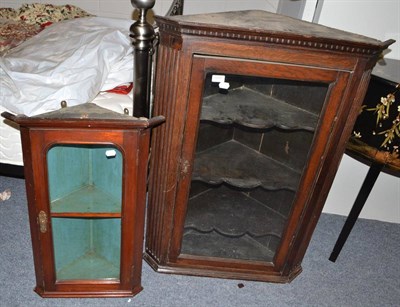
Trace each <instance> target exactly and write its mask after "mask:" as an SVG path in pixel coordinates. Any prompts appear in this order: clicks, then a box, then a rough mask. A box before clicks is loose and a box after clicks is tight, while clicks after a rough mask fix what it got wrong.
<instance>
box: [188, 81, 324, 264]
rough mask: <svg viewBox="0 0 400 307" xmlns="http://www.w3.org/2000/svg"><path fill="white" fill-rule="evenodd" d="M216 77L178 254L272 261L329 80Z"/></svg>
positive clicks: (208, 90) (209, 87) (208, 87)
mask: <svg viewBox="0 0 400 307" xmlns="http://www.w3.org/2000/svg"><path fill="white" fill-rule="evenodd" d="M215 75H217V74H211V73H210V74H208V75H207V77H206V80H205V89H204V94H203V101H202V109H201V118H200V127H199V131H198V141H197V147H196V157H195V163H194V169H193V174H192V184H191V188H190V197H189V203H188V209H187V215H186V220H185V226H184V234H183V241H182V248H181V253H182V254H191V255H197V256H207V257H220V258H229V259H242V260H254V261H265V262H272V261H273V259H274V256H275V253H276V251H277V249H278V247H279V244H280V241H281V238H282V235H283V231H284V228H285V224H286V220H287V218H288V216H289V214H290V211H291V207H292V204H293V202H294V199H295V196H296V192H297V189H298V185H299V182H300V179H301V176H302V173H303V170H304V168H305V165H306V163H307V160H308V154H309V150H310V147H311V144H312V141H313V138H314V133H315V129H316V127H317V125H318V121H319V117H320V113H321V110H322V106H323V104H324V101H325V97H326V94H327V89H328V85H327V84H319V83H311V82H300V81H292V80H278V79H269V78H260V77H250V76H237V75H223V76H222V77H221V75H217V77H215ZM221 78H222V81H221ZM223 79H224V80H223ZM213 80H216V81H217V82H213Z"/></svg>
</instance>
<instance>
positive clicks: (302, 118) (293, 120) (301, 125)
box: [201, 86, 318, 131]
mask: <svg viewBox="0 0 400 307" xmlns="http://www.w3.org/2000/svg"><path fill="white" fill-rule="evenodd" d="M201 120H203V121H212V122H216V123H220V124H233V123H235V124H240V125H242V126H246V127H250V128H258V129H266V128H271V127H278V128H281V129H293V130H294V129H303V130H308V131H314V130H315V128H316V127H317V123H318V115H316V114H313V113H311V112H308V111H306V110H303V109H301V108H298V107H296V106H293V105H290V104H288V103H286V102H284V101H282V100H278V99H276V98H273V97H271V96H268V95H264V94H262V93H260V92H257V91H255V90H252V89H249V88H247V87H245V86H242V87H239V88H235V89H233V90H230V91H229V92H228V94H220V93H218V94H213V95H210V96H207V97H204V99H203V104H202V111H201Z"/></svg>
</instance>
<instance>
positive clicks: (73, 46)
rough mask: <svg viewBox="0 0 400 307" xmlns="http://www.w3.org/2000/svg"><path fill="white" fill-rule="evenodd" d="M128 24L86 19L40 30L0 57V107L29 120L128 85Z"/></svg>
mask: <svg viewBox="0 0 400 307" xmlns="http://www.w3.org/2000/svg"><path fill="white" fill-rule="evenodd" d="M132 23H133V21H131V20H123V19H113V18H102V17H89V18H79V19H74V20H68V21H63V22H60V23H56V24H54V25H52V26H50V27H48V28H46V29H44V30H43V31H42V32H40V33H39V34H38V35H36V36H35V37H33V38H31V39H28V40H27V41H25V42H24V43H22V44H21V45H19V46H18V47H16V48H14V49H12V50H11V51H10V52H9V53H8V54H7V55H6V56H4V57H3V58H0V80H1V82H0V105H2V106H3V107H5V108H6V109H8V110H10V111H11V112H14V113H16V114H25V115H27V116H33V115H37V114H41V113H44V112H49V111H53V110H57V109H59V108H60V102H61V101H62V100H66V101H67V103H68V106H73V105H78V104H82V103H85V102H89V101H91V100H93V99H94V98H95V97H96V95H97V94H98V93H99V92H100V91H104V90H108V89H112V88H114V87H115V86H118V85H120V84H123V83H127V82H132V80H133V55H132V51H133V48H132V44H131V41H130V38H129V27H130V25H131V24H132Z"/></svg>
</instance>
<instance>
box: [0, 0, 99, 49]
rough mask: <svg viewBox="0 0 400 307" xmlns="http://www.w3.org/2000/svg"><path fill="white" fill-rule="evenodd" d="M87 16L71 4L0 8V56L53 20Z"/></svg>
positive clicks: (38, 4)
mask: <svg viewBox="0 0 400 307" xmlns="http://www.w3.org/2000/svg"><path fill="white" fill-rule="evenodd" d="M88 16H91V15H90V14H88V13H87V12H85V11H84V10H82V9H80V8H79V7H75V6H73V5H58V6H57V5H52V4H40V3H34V4H23V5H22V6H21V7H20V8H19V9H12V8H0V56H2V55H4V54H5V53H6V52H7V51H8V50H10V49H11V48H14V47H16V46H18V45H19V44H21V43H22V42H24V41H25V40H27V39H28V38H30V37H32V36H34V35H36V34H37V33H39V32H40V31H41V30H43V29H44V28H45V27H46V26H49V25H51V24H53V23H54V22H59V21H62V20H67V19H74V18H80V17H88Z"/></svg>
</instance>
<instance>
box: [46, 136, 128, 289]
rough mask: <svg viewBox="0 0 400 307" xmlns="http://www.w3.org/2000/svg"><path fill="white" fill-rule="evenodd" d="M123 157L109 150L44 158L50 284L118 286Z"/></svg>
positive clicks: (73, 149)
mask: <svg viewBox="0 0 400 307" xmlns="http://www.w3.org/2000/svg"><path fill="white" fill-rule="evenodd" d="M122 162H123V160H122V154H121V152H120V150H118V148H116V147H115V146H112V145H108V146H106V145H72V144H66V145H64V144H59V145H55V146H53V147H52V148H50V149H49V151H48V152H47V172H48V184H49V200H50V223H51V225H52V244H53V250H54V265H55V278H56V281H57V282H63V281H68V280H108V281H115V282H118V281H119V280H120V269H121V265H120V259H121V226H122V223H121V216H122V215H121V211H122V165H123V163H122Z"/></svg>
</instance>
